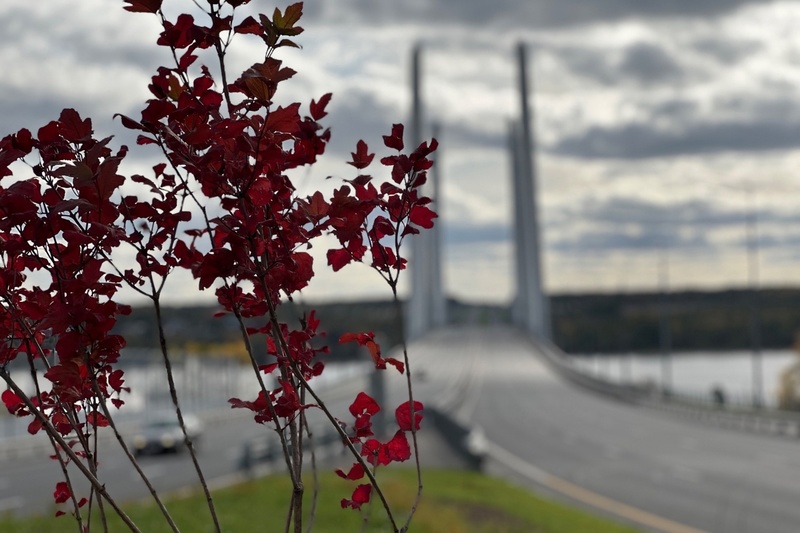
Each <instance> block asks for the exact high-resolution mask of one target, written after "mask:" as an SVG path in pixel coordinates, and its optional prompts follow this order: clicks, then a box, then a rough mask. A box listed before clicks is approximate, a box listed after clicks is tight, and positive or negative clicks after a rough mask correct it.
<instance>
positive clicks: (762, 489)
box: [411, 327, 800, 533]
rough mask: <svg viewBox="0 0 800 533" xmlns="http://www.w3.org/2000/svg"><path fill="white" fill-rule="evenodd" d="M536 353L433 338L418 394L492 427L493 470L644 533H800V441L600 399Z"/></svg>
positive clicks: (420, 365)
mask: <svg viewBox="0 0 800 533" xmlns="http://www.w3.org/2000/svg"><path fill="white" fill-rule="evenodd" d="M538 351H539V349H538V348H537V347H536V346H535V345H533V344H532V343H531V341H529V340H528V339H526V338H525V337H523V336H522V335H521V334H519V333H517V332H515V331H513V330H510V329H507V328H502V327H486V328H482V329H475V328H464V329H447V330H442V331H437V332H434V333H433V334H431V335H429V336H428V337H426V338H425V339H424V340H423V341H421V342H419V343H417V344H415V345H414V346H412V350H411V353H412V357H413V362H414V365H415V366H414V368H415V369H416V371H417V372H418V373H419V375H420V376H421V377H423V378H424V381H422V382H421V383H420V384H419V385H418V386H417V391H418V396H419V397H420V398H421V399H423V400H426V401H429V402H430V401H433V402H438V403H440V404H441V405H444V406H446V407H447V408H448V409H449V410H450V412H451V413H452V414H454V415H455V416H456V417H457V418H458V419H460V420H461V421H463V422H465V423H470V424H473V425H474V426H476V427H479V428H480V429H481V430H482V431H483V434H484V435H485V439H486V441H487V443H488V450H489V457H490V459H489V461H488V467H489V470H490V471H492V472H494V473H499V474H501V475H505V476H508V477H510V478H513V479H516V480H517V481H520V482H523V483H527V484H529V485H532V486H535V487H537V488H538V489H540V490H544V491H546V492H549V493H551V494H553V495H556V496H559V497H563V498H566V499H568V500H570V501H573V502H576V503H578V504H581V505H586V506H588V507H591V508H594V509H597V510H600V511H601V512H604V513H606V514H610V515H612V516H616V517H617V518H619V519H622V520H623V521H628V522H630V523H633V524H636V525H638V526H639V527H640V528H643V529H644V530H646V531H658V532H669V533H697V532H701V531H705V532H720V533H782V532H786V533H797V532H798V531H800V442H798V441H797V440H792V439H790V438H786V437H771V436H766V435H757V434H750V433H742V432H736V431H732V430H725V429H719V428H714V427H706V426H703V425H700V424H699V423H693V422H687V421H684V420H678V419H676V418H674V417H673V416H671V415H669V414H667V413H662V412H661V411H656V410H652V409H648V408H641V407H635V406H632V405H629V404H625V403H621V402H619V401H615V400H612V399H608V398H606V397H602V396H599V395H598V394H596V393H592V392H588V391H585V390H582V389H580V388H577V387H576V386H574V385H572V384H570V383H567V382H564V381H563V380H562V379H561V378H560V377H558V375H557V374H556V373H554V372H553V370H551V368H550V367H549V366H548V365H547V364H546V363H545V362H544V360H543V358H541V357H537V352H538Z"/></svg>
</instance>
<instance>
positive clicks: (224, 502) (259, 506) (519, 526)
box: [0, 469, 635, 533]
mask: <svg viewBox="0 0 800 533" xmlns="http://www.w3.org/2000/svg"><path fill="white" fill-rule="evenodd" d="M379 480H380V481H382V488H383V490H384V493H385V494H386V496H387V499H388V500H389V501H390V502H391V503H392V505H393V507H394V508H395V509H397V511H396V512H397V513H398V517H397V520H398V522H399V524H400V525H402V523H404V521H405V518H406V516H407V512H408V509H409V508H410V505H411V503H412V502H413V499H414V494H415V488H416V480H415V476H414V473H413V471H411V470H403V469H397V470H386V471H384V472H380V473H379ZM423 481H424V484H425V490H424V491H423V497H422V502H421V504H420V506H419V509H418V510H417V514H416V515H415V517H414V520H413V522H412V527H411V529H410V531H412V532H414V533H581V532H589V533H632V532H633V531H635V530H633V529H631V528H629V527H626V526H621V525H619V524H615V523H612V522H608V521H606V520H604V519H601V518H598V517H595V516H592V515H589V514H587V513H585V512H583V511H580V510H576V509H574V508H571V507H568V506H566V505H563V504H560V503H555V502H552V501H548V500H543V499H541V498H539V497H537V496H535V495H533V494H531V493H530V492H528V491H527V490H525V489H522V488H520V487H517V486H514V485H512V484H510V483H508V482H506V481H503V480H500V479H496V478H491V477H487V476H484V475H481V474H477V473H473V472H464V471H450V470H431V471H427V472H425V474H424V478H423ZM306 487H307V495H306V500H307V501H306V504H305V506H306V508H307V509H308V508H309V507H310V505H311V481H310V480H309V481H308V482H307V485H306ZM353 487H354V484H353V483H352V482H348V481H345V480H342V479H340V478H338V477H337V476H335V475H334V474H329V473H325V474H323V475H321V476H320V499H319V501H318V503H317V511H316V516H315V519H314V531H315V532H316V533H340V532H347V531H354V532H358V531H361V527H362V524H363V521H364V515H362V514H361V513H359V512H358V511H352V510H349V509H347V510H344V509H341V507H340V504H339V501H340V500H341V499H342V497H345V496H349V493H350V492H349V491H351V490H352V488H353ZM290 492H291V490H290V482H289V480H288V478H287V477H286V476H281V475H276V476H270V477H266V478H262V479H258V480H255V481H250V482H246V483H242V484H240V485H236V486H234V487H230V488H226V489H221V490H218V491H216V492H215V494H214V503H215V506H216V508H217V511H218V514H219V516H220V521H221V523H222V527H223V530H224V531H226V532H231V533H251V532H252V533H255V532H259V533H263V532H273V531H275V532H280V531H283V529H284V523H285V520H286V510H287V507H288V502H289V495H290ZM167 506H168V508H169V510H170V513H171V514H172V516H173V518H174V520H175V522H176V523H177V524H178V526H179V527H180V529H181V531H184V532H188V533H205V532H210V531H212V529H211V527H210V526H209V524H210V523H211V519H210V516H209V514H208V510H207V508H206V506H205V503H204V500H203V497H202V495H200V494H196V495H192V496H190V497H186V498H179V499H177V498H176V499H171V500H169V502H168V504H167ZM125 510H126V512H128V513H129V515H130V516H131V518H132V519H133V520H134V522H136V524H137V525H138V526H139V528H140V529H141V530H142V531H143V532H146V533H160V532H167V531H169V528H168V527H167V525H166V523H165V522H164V518H163V517H162V516H161V514H160V513H159V511H158V509H157V508H156V507H155V506H153V505H127V506H125ZM367 515H368V518H369V523H368V527H367V528H366V529H365V531H368V532H386V531H391V528H390V525H389V522H388V520H387V519H386V518H385V516H384V513H383V509H382V507H381V506H380V503H379V501H378V500H377V498H376V497H373V505H372V508H371V509H370V510H368V511H367ZM369 515H371V516H369ZM109 522H110V528H109V529H110V531H111V532H113V533H122V532H125V531H128V530H127V528H125V526H124V525H123V524H122V522H121V521H120V520H119V519H117V518H114V517H110V518H109ZM98 525H99V524H98ZM93 529H94V526H93ZM74 530H76V528H75V525H74V522H73V521H72V518H71V517H69V516H64V517H61V518H51V517H36V518H30V519H14V518H11V517H6V518H0V531H9V532H11V531H13V532H15V533H63V532H69V531H74ZM100 530H101V529H100V528H98V529H97V531H100Z"/></svg>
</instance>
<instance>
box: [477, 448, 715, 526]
mask: <svg viewBox="0 0 800 533" xmlns="http://www.w3.org/2000/svg"><path fill="white" fill-rule="evenodd" d="M489 455H490V456H491V457H492V458H493V459H495V460H497V461H499V462H501V463H503V464H504V465H506V466H507V467H509V468H511V469H512V470H514V471H516V472H518V473H520V474H522V475H523V476H525V477H527V478H529V479H531V480H532V481H534V482H536V483H538V484H540V485H542V486H544V487H547V488H548V489H550V490H552V491H555V492H557V493H559V494H562V495H564V496H567V497H569V498H571V499H573V500H576V501H579V502H582V503H585V504H587V505H589V506H591V507H594V508H595V509H600V510H603V511H607V512H609V513H612V514H615V515H617V516H619V517H621V518H624V519H626V520H630V521H631V522H634V523H637V524H641V525H643V526H645V527H649V528H653V529H656V530H658V531H662V532H664V533H706V532H705V531H703V530H701V529H695V528H693V527H690V526H687V525H684V524H681V523H678V522H675V521H673V520H669V519H668V518H663V517H661V516H658V515H655V514H652V513H649V512H647V511H643V510H641V509H637V508H636V507H632V506H630V505H627V504H624V503H621V502H618V501H616V500H612V499H611V498H607V497H605V496H603V495H601V494H598V493H596V492H592V491H590V490H588V489H585V488H583V487H580V486H578V485H576V484H574V483H570V482H569V481H567V480H565V479H561V478H559V477H556V476H554V475H552V474H550V473H548V472H545V471H544V470H542V469H541V468H539V467H537V466H534V465H532V464H530V463H529V462H527V461H525V460H524V459H522V458H520V457H517V456H516V455H514V454H513V453H511V452H509V451H508V450H505V449H503V448H501V447H499V446H497V445H496V444H493V443H492V444H490V445H489Z"/></svg>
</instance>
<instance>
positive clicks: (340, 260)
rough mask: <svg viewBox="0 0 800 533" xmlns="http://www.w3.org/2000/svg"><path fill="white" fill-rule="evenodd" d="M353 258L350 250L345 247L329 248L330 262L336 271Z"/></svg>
mask: <svg viewBox="0 0 800 533" xmlns="http://www.w3.org/2000/svg"><path fill="white" fill-rule="evenodd" d="M350 260H351V257H350V252H349V251H347V250H345V249H344V248H339V249H338V250H328V264H329V265H330V266H331V267H333V271H334V272H338V271H339V270H341V269H342V268H344V266H345V265H346V264H347V263H349V262H350Z"/></svg>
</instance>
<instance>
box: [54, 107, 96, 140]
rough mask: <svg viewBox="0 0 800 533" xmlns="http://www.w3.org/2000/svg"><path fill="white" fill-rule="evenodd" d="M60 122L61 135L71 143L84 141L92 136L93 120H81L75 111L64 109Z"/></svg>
mask: <svg viewBox="0 0 800 533" xmlns="http://www.w3.org/2000/svg"><path fill="white" fill-rule="evenodd" d="M58 121H59V122H60V123H61V134H62V135H63V136H64V138H65V139H66V140H68V141H70V142H77V141H82V140H85V139H86V138H88V137H89V136H90V135H91V134H92V121H91V119H88V118H87V119H86V120H81V116H80V115H79V114H78V112H77V111H75V110H74V109H64V110H63V111H61V116H60V117H59V119H58Z"/></svg>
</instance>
